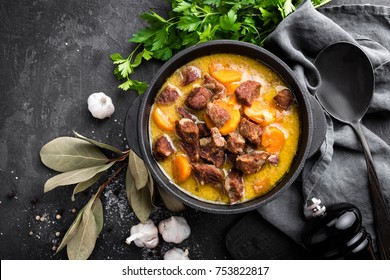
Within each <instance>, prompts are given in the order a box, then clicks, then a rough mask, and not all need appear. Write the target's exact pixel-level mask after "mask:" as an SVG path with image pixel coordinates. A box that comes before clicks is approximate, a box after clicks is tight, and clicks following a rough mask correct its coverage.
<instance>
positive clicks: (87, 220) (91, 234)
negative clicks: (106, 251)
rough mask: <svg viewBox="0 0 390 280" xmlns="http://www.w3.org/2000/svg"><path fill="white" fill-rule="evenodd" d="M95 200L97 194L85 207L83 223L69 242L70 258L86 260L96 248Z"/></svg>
mask: <svg viewBox="0 0 390 280" xmlns="http://www.w3.org/2000/svg"><path fill="white" fill-rule="evenodd" d="M94 202H95V196H94V197H92V198H91V200H90V201H89V202H88V204H87V205H86V206H85V207H84V208H83V209H84V211H83V214H82V218H81V223H80V225H79V226H78V227H77V229H76V232H75V234H74V236H73V238H72V239H70V240H69V242H68V245H67V247H66V251H67V254H68V258H69V259H70V260H86V259H88V258H89V256H90V255H91V254H92V251H93V249H94V248H95V243H96V239H97V237H98V232H97V230H98V228H97V224H96V219H95V215H94V213H93V211H94V209H93V208H92V206H93V205H96V204H94Z"/></svg>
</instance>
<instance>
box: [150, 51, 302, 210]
mask: <svg viewBox="0 0 390 280" xmlns="http://www.w3.org/2000/svg"><path fill="white" fill-rule="evenodd" d="M188 66H191V67H194V68H188ZM188 69H190V70H188ZM185 70H186V71H187V70H188V71H190V72H191V71H192V70H193V72H194V71H195V72H196V73H197V74H198V75H199V70H200V73H201V74H200V77H197V76H195V78H194V76H193V75H192V74H191V75H187V76H186V75H184V74H183V73H184V71H185ZM205 74H208V75H210V76H211V77H212V80H213V81H214V82H215V81H217V82H218V85H219V86H220V85H223V89H222V92H220V93H216V91H217V90H216V89H215V88H213V87H211V89H210V86H207V90H209V91H210V92H211V97H210V99H209V100H208V102H207V104H208V105H207V106H210V107H206V108H202V109H199V108H197V109H194V107H197V106H198V105H199V104H198V103H196V102H195V101H198V100H201V99H202V98H200V97H199V96H196V98H195V99H197V100H195V101H193V102H192V103H191V102H189V99H190V98H189V95H190V93H191V92H192V91H194V89H195V88H199V87H201V88H205V87H206V82H205V79H206V78H205V76H204V75H205ZM188 76H190V77H188ZM186 80H190V82H188V81H186ZM183 81H184V82H188V84H186V85H183ZM247 81H251V83H252V85H253V86H256V85H258V83H259V84H260V85H261V86H260V89H259V94H257V93H256V90H257V88H256V89H255V91H253V92H255V96H254V97H252V98H249V99H251V100H249V101H250V103H251V104H250V105H249V104H246V102H249V101H247V99H246V95H247V94H246V92H245V91H244V93H243V94H240V92H242V91H240V89H239V88H244V86H242V84H244V83H246V82H247ZM247 85H248V86H249V88H252V85H250V83H247ZM167 87H168V88H169V89H170V90H171V91H174V92H176V93H175V94H170V93H168V94H167ZM202 90H203V89H202ZM163 91H165V92H164V93H162V92H163ZM204 91H205V92H206V94H205V95H206V99H207V96H208V94H209V93H208V92H207V91H206V90H204ZM281 92H287V93H289V94H291V96H293V95H292V93H291V91H290V90H289V89H288V85H286V84H285V83H284V81H283V80H282V79H281V78H280V77H279V75H278V74H277V73H275V72H274V71H273V70H271V69H270V68H268V67H267V66H266V65H264V64H262V63H261V62H259V61H256V60H254V59H251V58H248V57H245V56H241V55H235V54H213V55H208V56H203V57H200V58H197V59H195V60H193V61H191V62H189V63H187V64H186V65H184V66H182V67H180V68H179V69H177V70H176V71H175V72H174V73H173V74H172V75H171V76H170V77H169V78H168V79H167V81H166V82H165V83H164V85H163V86H162V87H161V89H160V90H159V92H158V93H157V95H156V100H155V103H154V104H153V106H152V109H151V116H150V120H149V132H150V138H151V143H152V148H153V150H154V154H155V157H156V160H157V161H158V163H159V166H160V167H161V169H162V170H163V171H164V173H165V174H166V176H167V177H169V179H170V180H171V181H172V182H174V183H175V184H176V186H177V187H179V188H180V189H182V190H183V191H185V192H187V193H189V194H191V195H193V196H195V197H196V198H198V199H201V200H205V201H208V202H211V203H222V204H228V203H240V202H243V201H247V200H251V199H253V198H256V197H258V196H261V195H263V194H265V193H267V192H269V191H270V190H271V189H272V188H273V187H274V186H275V185H276V184H277V183H278V182H279V181H280V180H281V178H283V176H284V175H285V174H286V173H287V172H288V171H289V169H290V166H291V163H292V161H293V159H294V156H295V154H296V151H297V148H298V142H299V135H300V122H299V114H298V106H297V104H296V101H295V99H294V98H293V99H292V100H288V101H290V102H289V104H287V105H288V106H287V108H283V107H284V104H283V102H284V101H285V100H283V98H282V99H280V98H279V97H280V96H281V95H283V94H281ZM287 95H288V94H287ZM166 96H168V97H167V98H165V97H166ZM276 96H277V97H276ZM173 99H174V100H173ZM172 100H173V101H172ZM189 103H190V104H189ZM209 103H211V105H210V104H209ZM215 105H218V106H215ZM199 106H201V105H199ZM213 106H214V107H213ZM179 108H181V109H184V110H185V111H186V113H190V116H189V118H193V117H194V116H195V117H194V118H193V119H194V120H195V122H194V123H205V124H206V125H207V127H208V129H211V128H212V127H216V123H217V122H219V121H221V122H222V124H220V125H219V126H217V129H218V131H219V132H220V133H221V134H222V137H223V139H225V140H226V142H229V141H228V140H229V139H230V138H231V137H232V133H233V132H235V133H236V134H235V136H237V134H239V135H238V137H239V139H242V138H244V139H245V144H244V145H245V147H244V148H243V151H240V152H236V153H232V152H231V149H230V150H227V148H226V147H227V146H226V143H225V146H224V147H222V148H221V147H220V148H218V149H223V151H224V155H223V157H224V159H223V163H222V166H220V167H218V169H220V170H222V174H223V177H224V178H223V180H222V181H221V182H214V181H213V182H211V183H208V182H207V179H206V183H204V184H202V183H203V181H202V180H200V178H199V176H197V175H196V174H195V172H194V168H195V165H196V163H201V164H203V163H204V164H207V165H215V164H214V163H213V161H210V160H209V159H205V158H202V157H199V159H198V158H196V159H195V160H194V159H191V154H190V153H189V152H188V148H187V149H186V148H183V147H184V146H185V145H184V144H183V139H181V137H179V135H178V132H177V129H178V128H177V125H178V124H177V123H178V122H179V121H180V120H181V119H183V113H180V112H179V111H178V109H179ZM213 108H217V109H220V108H222V109H226V110H225V111H226V112H228V113H229V116H230V119H229V120H227V121H226V122H225V123H223V122H224V119H223V118H222V119H221V118H219V117H214V116H213ZM181 109H179V110H181ZM208 110H209V111H208ZM222 111H224V110H222ZM226 112H225V113H224V112H222V113H224V114H225V115H226ZM217 113H218V114H219V113H220V111H218V110H217ZM218 114H217V115H218ZM237 114H238V115H237ZM222 115H223V114H222ZM210 116H211V117H210ZM237 116H238V118H239V119H238V121H239V123H237ZM227 118H229V117H227ZM243 119H245V121H244V120H243ZM244 122H246V123H249V126H250V127H252V126H253V125H256V129H259V131H261V133H260V134H259V135H260V136H259V139H256V140H253V141H252V138H250V135H249V136H247V135H246V134H247V133H249V132H248V130H245V128H243V126H244V125H245V124H244ZM212 131H213V134H212V136H207V137H203V140H199V139H198V140H196V141H198V142H194V144H193V145H195V146H196V145H198V144H199V143H200V144H199V145H201V144H202V143H203V144H204V143H206V144H207V145H209V143H210V141H211V142H212V143H213V144H212V145H215V143H214V142H213V141H214V140H213V135H214V132H216V130H215V129H213V130H212ZM217 134H218V133H217ZM233 134H234V133H233ZM242 134H244V136H243V137H241V136H242ZM245 136H246V137H245ZM160 138H166V140H168V141H161V142H164V143H165V144H164V143H163V144H164V145H168V146H169V145H170V146H171V147H172V148H173V150H172V151H171V154H170V155H169V156H167V157H166V156H164V155H161V154H158V153H156V152H155V150H156V146H157V144H156V142H157V141H158V139H160ZM210 139H211V140H210ZM223 139H221V138H219V140H221V141H224V140H223ZM248 139H250V140H248ZM164 140H165V139H164ZM188 141H191V139H190V140H188ZM256 141H257V142H256ZM254 142H256V143H254ZM167 143H168V144H167ZM191 145H192V144H190V145H189V146H191ZM200 147H201V148H203V147H204V146H202V145H201V146H200ZM190 149H191V147H190ZM248 153H249V154H252V153H254V154H256V153H263V154H265V157H267V158H266V159H265V162H264V164H263V165H262V166H261V168H260V169H259V170H256V172H253V171H250V170H248V169H249V167H248V166H249V165H250V164H249V165H248V164H246V161H244V157H242V155H245V154H248ZM183 162H184V163H183ZM194 163H195V165H194ZM188 167H190V169H188ZM232 168H234V169H235V170H237V169H238V168H239V169H238V173H237V174H239V178H240V180H243V187H244V189H243V191H242V192H241V191H240V192H241V195H240V196H239V197H238V199H237V197H235V198H234V197H232V192H231V191H230V189H229V190H227V188H225V187H224V186H225V185H226V184H227V182H226V180H227V179H226V176H227V175H228V174H229V172H230V171H231V170H232ZM256 168H257V167H256ZM188 173H190V175H189V174H188ZM229 182H230V181H229ZM240 182H241V181H240ZM233 184H234V183H233ZM240 184H241V183H240ZM234 186H235V187H236V185H234ZM232 191H233V192H234V193H233V196H234V195H237V190H236V189H234V190H232Z"/></svg>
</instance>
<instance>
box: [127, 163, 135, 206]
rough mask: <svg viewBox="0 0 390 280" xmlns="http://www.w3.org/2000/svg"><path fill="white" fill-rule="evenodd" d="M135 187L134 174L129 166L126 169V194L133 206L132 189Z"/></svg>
mask: <svg viewBox="0 0 390 280" xmlns="http://www.w3.org/2000/svg"><path fill="white" fill-rule="evenodd" d="M132 188H135V182H134V178H133V175H132V174H131V171H130V169H129V167H127V169H126V194H127V200H128V202H129V205H130V206H131V189H132Z"/></svg>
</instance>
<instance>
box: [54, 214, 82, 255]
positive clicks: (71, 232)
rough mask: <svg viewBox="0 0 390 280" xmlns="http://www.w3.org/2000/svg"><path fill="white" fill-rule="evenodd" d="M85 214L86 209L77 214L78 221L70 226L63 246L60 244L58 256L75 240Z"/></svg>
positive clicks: (63, 239)
mask: <svg viewBox="0 0 390 280" xmlns="http://www.w3.org/2000/svg"><path fill="white" fill-rule="evenodd" d="M83 212H84V209H81V210H80V212H79V213H78V214H77V217H76V219H75V220H74V221H73V223H72V224H71V225H70V227H69V229H68V230H67V232H66V233H65V235H64V238H62V241H61V244H60V246H58V249H57V251H56V254H57V253H58V252H59V251H61V250H62V249H63V248H64V247H65V246H66V245H67V244H68V242H69V240H71V239H72V238H73V236H74V235H75V233H76V231H77V229H78V227H79V225H80V223H81V218H82V216H83Z"/></svg>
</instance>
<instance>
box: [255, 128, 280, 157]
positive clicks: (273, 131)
mask: <svg viewBox="0 0 390 280" xmlns="http://www.w3.org/2000/svg"><path fill="white" fill-rule="evenodd" d="M284 142H285V138H284V133H283V131H281V130H280V129H278V128H276V127H274V126H268V127H267V128H266V129H265V131H264V132H263V135H262V137H261V145H262V146H263V147H264V148H265V150H266V151H267V152H269V153H277V152H280V151H281V150H282V148H283V146H284Z"/></svg>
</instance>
